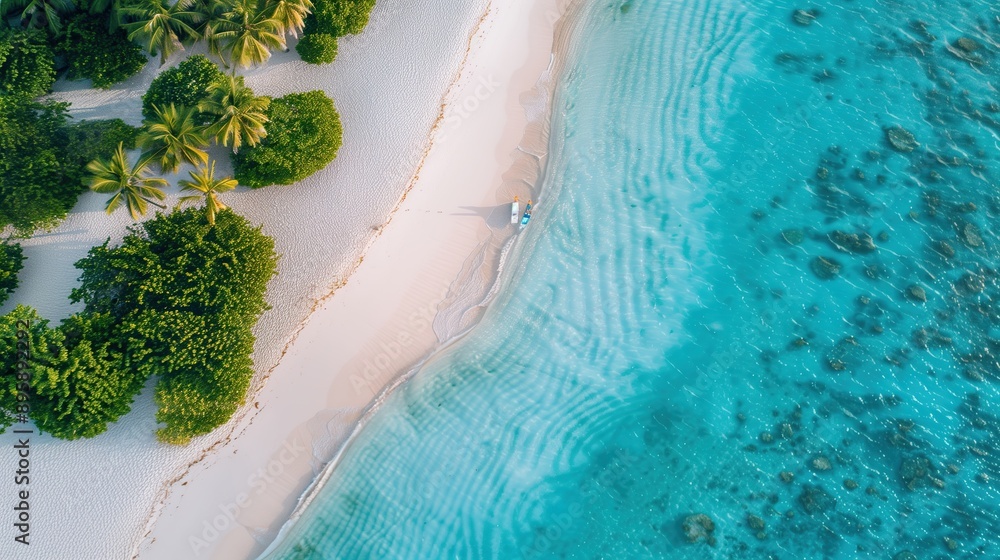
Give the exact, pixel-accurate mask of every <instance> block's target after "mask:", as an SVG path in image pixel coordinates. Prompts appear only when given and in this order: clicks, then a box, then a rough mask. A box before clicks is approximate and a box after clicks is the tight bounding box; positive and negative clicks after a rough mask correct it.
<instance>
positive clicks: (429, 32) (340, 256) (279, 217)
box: [0, 0, 486, 560]
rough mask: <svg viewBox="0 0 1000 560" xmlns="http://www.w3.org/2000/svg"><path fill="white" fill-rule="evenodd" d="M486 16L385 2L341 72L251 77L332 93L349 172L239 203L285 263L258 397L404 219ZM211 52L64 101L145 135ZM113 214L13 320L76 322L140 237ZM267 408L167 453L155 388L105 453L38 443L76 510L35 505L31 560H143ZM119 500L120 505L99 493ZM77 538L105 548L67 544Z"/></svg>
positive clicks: (44, 470) (32, 256)
mask: <svg viewBox="0 0 1000 560" xmlns="http://www.w3.org/2000/svg"><path fill="white" fill-rule="evenodd" d="M485 5H486V1H485V0H417V1H415V2H402V1H400V0H380V2H379V3H378V6H376V8H375V11H374V12H373V15H372V20H371V22H370V23H369V25H368V27H367V28H366V29H365V31H364V33H362V34H361V35H355V36H350V37H346V38H344V39H343V40H342V41H341V43H340V53H339V56H338V59H337V61H335V62H334V63H333V64H330V65H325V66H321V67H315V66H308V65H306V64H305V63H304V62H301V61H300V60H299V58H298V55H297V54H296V52H295V51H294V50H290V51H289V52H277V53H274V56H273V57H272V59H271V60H270V61H269V62H268V63H267V64H266V65H264V66H262V67H260V68H257V69H253V70H249V71H247V72H245V73H244V74H243V75H244V76H245V77H246V81H247V84H248V85H250V86H251V87H252V88H253V89H254V90H255V92H256V93H257V94H259V95H270V96H272V97H275V96H281V95H285V94H288V93H293V92H302V91H310V90H315V89H322V90H324V91H325V92H326V93H327V95H329V96H330V97H332V98H333V99H334V100H335V102H336V104H337V107H338V110H339V112H340V116H341V120H342V122H343V124H344V130H345V132H344V133H345V143H344V145H343V146H342V147H341V150H340V153H339V154H338V157H337V159H336V160H335V161H334V162H333V163H332V164H331V165H329V166H328V167H327V168H326V169H324V170H322V171H320V172H319V173H317V174H316V175H313V176H312V177H310V178H308V179H306V180H304V181H302V182H300V183H298V184H296V185H294V186H291V187H270V188H267V189H259V190H250V189H246V188H239V189H237V190H236V191H233V192H232V193H227V194H226V196H225V198H224V201H225V202H226V203H227V204H228V205H229V206H231V207H232V208H233V209H234V210H235V211H236V212H237V213H239V214H241V215H243V216H244V217H246V218H247V219H248V220H250V221H251V222H253V223H255V224H264V232H265V233H266V234H268V235H269V236H271V237H273V238H274V239H275V242H276V245H277V248H278V251H279V253H281V254H282V258H281V262H280V263H279V276H278V277H277V279H275V280H274V281H273V282H272V283H271V285H270V286H269V291H268V295H267V299H268V301H269V303H270V304H271V305H272V306H273V308H272V309H271V310H269V311H267V312H265V313H264V315H262V316H261V319H260V321H259V323H258V324H257V327H256V329H255V331H254V332H255V335H256V336H257V344H256V345H255V351H254V355H253V359H254V363H255V364H257V365H256V367H255V369H256V372H257V374H256V375H255V378H254V381H253V383H254V385H253V387H254V388H253V391H254V392H257V391H258V390H259V387H260V385H261V382H262V375H264V374H265V373H266V372H267V371H270V370H271V369H272V365H273V364H275V363H277V362H278V360H279V355H280V353H281V351H282V349H283V348H284V347H285V346H286V345H287V344H288V343H289V342H290V341H291V340H292V339H293V337H294V335H295V333H296V332H297V331H298V330H299V329H300V327H301V325H303V324H305V323H307V322H308V320H309V316H310V310H311V309H312V308H313V306H314V305H315V304H316V301H317V300H319V299H320V298H322V297H324V296H326V295H327V294H329V292H330V291H331V290H332V289H334V288H336V287H338V286H342V285H343V284H344V281H345V278H346V276H347V273H348V272H350V271H351V270H353V268H354V267H355V266H356V263H357V261H358V255H359V254H360V253H361V251H362V250H364V249H366V248H367V247H368V246H369V245H370V244H371V243H372V240H373V239H374V238H375V236H376V234H378V232H379V229H380V228H381V226H383V225H384V222H385V220H386V219H387V216H388V215H389V213H390V212H391V211H392V210H393V209H394V208H395V207H396V206H397V205H398V203H399V200H400V197H401V193H402V192H403V191H404V190H405V188H406V187H407V185H408V184H409V183H410V181H411V179H412V178H413V172H414V169H415V167H416V165H417V163H418V162H419V160H420V158H421V156H422V154H423V152H424V150H425V148H426V143H427V138H428V136H429V132H430V131H431V130H432V127H433V125H434V123H435V121H436V119H437V118H438V116H439V113H440V104H441V100H442V96H443V95H444V94H445V93H446V91H447V90H448V87H449V85H450V84H451V83H452V82H453V81H454V78H455V75H456V69H457V68H459V64H460V63H461V61H462V58H463V55H464V52H465V50H466V46H467V44H468V40H469V33H470V30H471V29H473V28H474V25H475V23H476V22H477V21H478V19H479V17H480V16H481V14H482V12H483V8H484V6H485ZM197 52H198V50H197V49H188V50H187V51H185V52H183V53H180V54H179V55H176V56H175V57H172V58H171V59H170V60H168V61H167V63H166V64H165V65H163V66H159V65H158V62H157V61H153V62H151V63H150V64H148V65H147V67H146V68H145V69H144V70H143V71H142V72H141V73H140V74H139V75H138V76H136V77H134V78H132V79H130V80H128V81H127V82H126V83H123V84H120V85H118V86H115V87H113V88H111V89H110V90H96V89H90V88H89V87H87V86H88V84H87V83H86V82H65V81H60V82H57V84H56V88H55V89H56V93H55V95H54V97H55V98H56V99H58V100H62V101H69V102H71V103H73V107H72V108H71V111H70V113H71V115H72V116H74V117H76V118H80V119H83V118H86V119H95V118H123V119H124V120H126V121H127V122H131V123H133V124H137V120H138V119H139V118H141V117H140V116H139V112H138V108H139V106H140V97H141V95H142V93H143V91H145V87H147V86H148V85H149V82H150V81H151V80H152V78H153V76H155V75H156V74H158V73H159V72H161V71H162V70H165V69H167V68H170V67H172V66H175V65H176V64H177V63H178V62H179V61H180V60H182V59H184V58H186V57H187V56H189V55H191V54H196V53H197ZM186 171H187V169H186V168H182V169H181V170H180V173H178V174H177V175H174V176H173V177H170V179H171V182H172V183H174V186H172V187H170V188H169V189H167V195H168V199H167V201H166V204H167V205H168V206H171V205H173V204H174V203H175V202H176V201H177V198H178V195H179V193H178V192H177V191H178V189H177V188H176V180H177V179H179V178H183V177H184V176H186ZM218 171H219V172H221V173H229V172H231V168H230V167H229V165H228V158H223V159H220V161H219V168H218ZM105 199H106V197H105V196H104V195H100V194H96V193H92V192H85V193H83V194H82V195H81V196H80V198H79V200H78V202H77V204H76V206H75V207H74V208H73V209H72V211H71V212H70V214H69V216H68V217H67V218H66V219H65V220H64V221H63V222H62V223H61V224H60V225H59V226H58V227H56V228H55V229H54V230H52V231H48V232H43V233H41V234H39V235H36V236H34V237H32V238H30V239H26V240H22V242H21V243H22V246H23V247H24V250H25V255H26V256H27V257H28V258H27V261H26V263H25V269H24V270H22V271H21V274H20V277H21V280H22V281H21V285H20V287H19V289H18V291H17V292H15V293H14V294H13V296H12V297H11V299H10V300H9V301H8V302H7V303H6V304H5V305H4V310H6V309H9V308H12V307H13V306H14V305H16V304H18V303H24V304H27V305H31V306H33V307H35V308H36V309H37V310H38V311H39V313H40V314H41V315H42V316H43V317H46V318H47V319H50V320H55V321H58V320H59V319H61V318H64V317H66V316H68V315H70V314H71V312H72V311H74V310H75V309H76V307H74V306H72V305H71V304H70V303H69V300H68V294H69V291H70V289H71V288H72V287H74V286H75V285H76V278H77V276H78V271H77V270H76V269H75V268H74V267H73V263H74V262H75V261H76V260H78V259H79V258H82V257H83V256H85V255H86V253H87V251H88V250H89V249H90V248H91V247H93V246H95V245H100V244H101V243H103V242H104V240H105V239H107V238H109V237H110V238H111V240H112V242H113V243H114V242H117V241H119V240H120V239H121V237H122V235H123V234H124V231H125V229H126V227H127V226H128V225H129V224H130V223H131V220H129V219H128V216H127V215H126V214H124V213H121V212H119V213H117V214H116V215H114V216H107V215H106V214H105V213H104V211H103V207H104V201H105ZM337 209H349V210H350V211H347V212H344V211H342V210H341V211H337ZM334 212H336V217H335V218H332V217H331V216H332V215H333V213H334ZM251 394H253V393H251ZM257 406H261V407H266V406H268V403H265V402H255V401H254V400H253V399H250V400H248V402H247V404H246V406H245V407H244V408H243V409H242V410H241V411H240V412H239V413H237V414H238V415H242V416H243V417H244V418H239V419H238V418H237V417H234V419H233V420H231V421H230V422H229V423H227V424H226V425H225V426H224V427H221V428H219V429H218V430H216V431H215V432H213V433H212V434H209V435H206V436H202V437H200V438H196V439H195V440H194V441H193V442H192V443H191V444H189V445H187V446H185V447H174V446H167V445H163V444H160V443H159V442H157V440H156V438H155V435H154V432H155V430H156V428H157V424H156V422H155V419H154V414H155V411H156V405H155V403H154V402H153V395H152V391H151V388H150V386H147V388H146V390H145V391H144V392H143V393H141V394H140V395H139V396H138V397H137V398H136V400H135V401H134V403H133V405H132V411H131V412H130V413H129V414H128V415H126V416H125V417H124V418H122V419H121V420H120V421H119V422H117V423H115V424H112V425H111V426H109V429H108V431H107V432H106V433H104V434H102V435H101V436H99V437H97V438H94V439H89V440H75V441H63V440H55V439H54V438H52V437H50V436H48V435H41V436H38V437H37V439H36V440H33V441H32V444H33V448H36V449H37V452H38V456H39V457H44V460H40V461H38V463H37V466H35V465H33V467H35V468H33V471H35V472H34V473H33V474H35V476H34V477H33V480H34V479H35V478H36V477H37V480H39V481H44V482H42V484H43V485H44V488H45V492H46V493H47V494H48V495H50V496H59V498H60V499H59V500H54V499H44V500H37V501H36V502H35V503H32V509H33V519H34V520H36V521H35V522H34V523H33V524H32V527H31V528H32V541H33V544H35V546H32V547H31V549H30V550H27V551H21V552H18V554H20V555H22V556H23V557H24V558H25V560H31V559H34V558H38V559H45V558H63V557H77V558H106V559H112V558H130V557H133V555H134V546H135V545H136V544H137V543H138V542H139V540H140V539H141V537H142V535H143V534H144V533H145V526H146V524H147V522H148V521H149V517H150V512H151V511H153V510H154V508H156V507H157V506H156V505H155V504H156V503H157V502H158V501H159V497H160V496H161V492H162V491H163V490H164V488H165V485H166V484H168V483H169V482H170V481H171V480H173V479H175V478H177V477H178V473H181V472H184V471H185V470H187V469H188V468H190V466H191V465H193V464H196V463H198V462H199V461H203V460H204V461H205V463H208V464H211V463H214V462H215V461H216V460H217V458H218V455H219V453H217V451H218V450H220V449H222V448H224V447H225V445H226V443H227V442H228V441H229V440H231V439H232V437H236V436H238V435H239V434H242V433H243V432H244V431H245V430H246V429H247V427H248V426H249V425H251V424H253V421H252V420H250V419H247V418H246V416H247V411H250V414H251V415H252V414H253V413H254V412H255V411H256V407H257ZM8 435H9V434H8ZM8 441H9V438H8ZM112 473H113V474H112ZM112 476H113V481H114V482H113V484H112V483H111V480H112V478H111V477H112ZM11 482H12V481H6V482H3V481H0V491H2V492H10V491H11V488H13V486H12V484H11ZM183 483H184V481H181V482H179V483H178V484H179V485H180V486H182V485H183ZM109 485H111V486H109ZM180 486H178V487H180ZM109 487H113V490H112V491H100V492H98V491H95V490H94V489H95V488H98V489H99V488H109ZM108 512H115V515H113V516H109V515H108ZM67 527H72V528H73V530H74V532H78V533H80V534H87V535H91V537H90V538H88V539H84V540H75V539H74V540H67V539H65V538H63V537H64V536H65V531H66V529H67ZM14 552H15V551H14V550H12V549H11V548H10V544H9V543H7V544H0V556H3V555H4V554H5V553H10V554H13V553H14ZM189 556H190V554H189V553H185V554H182V555H181V556H180V557H189Z"/></svg>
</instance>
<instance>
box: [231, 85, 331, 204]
mask: <svg viewBox="0 0 1000 560" xmlns="http://www.w3.org/2000/svg"><path fill="white" fill-rule="evenodd" d="M267 117H268V119H269V122H268V125H267V138H264V140H263V141H262V142H261V143H260V144H259V145H257V146H255V147H252V148H246V149H243V150H241V151H240V152H239V153H238V154H235V155H234V156H233V163H234V167H235V171H236V179H237V180H238V181H239V182H240V184H241V185H247V186H249V187H255V188H256V187H264V186H267V185H289V184H291V183H294V182H296V181H300V180H302V179H305V178H306V177H308V176H310V175H312V174H313V173H316V172H317V171H319V170H320V169H323V168H324V167H326V165H327V164H328V163H330V162H331V161H333V159H334V158H335V157H337V151H338V150H339V149H340V143H341V135H342V131H341V125H340V116H339V115H338V114H337V109H336V107H335V106H334V104H333V100H331V99H330V98H329V97H327V96H326V94H324V93H323V92H322V91H310V92H307V93H293V94H290V95H286V96H284V97H280V98H278V99H274V100H273V101H271V105H270V106H269V107H268V109H267Z"/></svg>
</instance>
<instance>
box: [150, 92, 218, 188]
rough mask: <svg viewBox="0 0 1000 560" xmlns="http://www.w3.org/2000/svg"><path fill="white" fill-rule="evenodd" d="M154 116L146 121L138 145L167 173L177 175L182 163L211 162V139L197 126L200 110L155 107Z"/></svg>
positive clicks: (197, 163)
mask: <svg viewBox="0 0 1000 560" xmlns="http://www.w3.org/2000/svg"><path fill="white" fill-rule="evenodd" d="M153 113H154V116H153V118H151V119H146V120H145V121H144V122H143V124H144V125H145V126H144V129H143V131H142V132H141V133H140V134H139V136H138V138H136V143H137V144H138V145H139V146H140V147H142V148H143V149H145V150H148V152H147V155H148V156H149V157H150V158H151V159H156V160H157V161H158V162H159V164H160V168H161V169H162V170H163V172H164V173H176V172H177V168H178V167H180V166H181V164H182V163H184V162H187V163H191V164H193V165H199V164H201V165H204V164H206V163H208V153H206V152H205V150H204V148H205V147H207V146H208V138H207V137H206V136H205V131H204V129H203V128H201V127H200V126H198V124H197V120H196V119H197V115H198V110H197V109H196V108H194V107H179V108H178V107H176V106H174V104H173V103H171V104H170V105H168V106H167V107H166V108H163V107H160V106H159V105H153Z"/></svg>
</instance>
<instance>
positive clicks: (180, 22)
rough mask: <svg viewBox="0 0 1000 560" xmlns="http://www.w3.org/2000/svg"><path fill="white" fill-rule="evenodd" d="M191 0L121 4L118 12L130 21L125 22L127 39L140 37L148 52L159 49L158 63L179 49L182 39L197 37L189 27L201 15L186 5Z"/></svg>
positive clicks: (180, 48)
mask: <svg viewBox="0 0 1000 560" xmlns="http://www.w3.org/2000/svg"><path fill="white" fill-rule="evenodd" d="M192 3H193V0H178V1H177V2H176V3H174V4H171V3H170V2H169V0H135V3H127V4H125V5H124V6H122V8H121V10H120V12H121V14H122V15H123V16H126V17H127V18H129V19H134V20H135V21H132V22H131V23H126V24H125V30H126V31H128V38H129V40H130V41H136V40H139V41H141V42H142V43H143V44H144V45H145V46H146V50H147V52H149V54H154V55H155V54H156V53H160V64H161V65H162V64H163V63H164V62H166V61H167V57H169V56H170V55H171V54H173V53H175V52H177V51H178V50H183V48H184V46H183V43H184V41H186V40H195V39H197V38H198V32H197V31H196V30H195V28H194V27H193V26H194V25H196V24H197V23H198V22H199V21H201V20H202V19H203V18H204V15H203V14H201V13H199V12H196V11H193V10H191V9H190V7H191V4H192Z"/></svg>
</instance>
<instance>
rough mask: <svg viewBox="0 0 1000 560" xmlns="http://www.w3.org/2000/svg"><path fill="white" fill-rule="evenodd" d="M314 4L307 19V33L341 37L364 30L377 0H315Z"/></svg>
mask: <svg viewBox="0 0 1000 560" xmlns="http://www.w3.org/2000/svg"><path fill="white" fill-rule="evenodd" d="M313 4H314V6H313V12H312V16H311V17H309V18H308V19H307V20H306V34H310V33H326V34H328V35H333V36H334V37H341V36H343V35H356V34H358V33H361V32H362V31H364V29H365V26H367V25H368V18H369V16H370V15H371V12H372V9H373V8H374V7H375V0H314V2H313Z"/></svg>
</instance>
